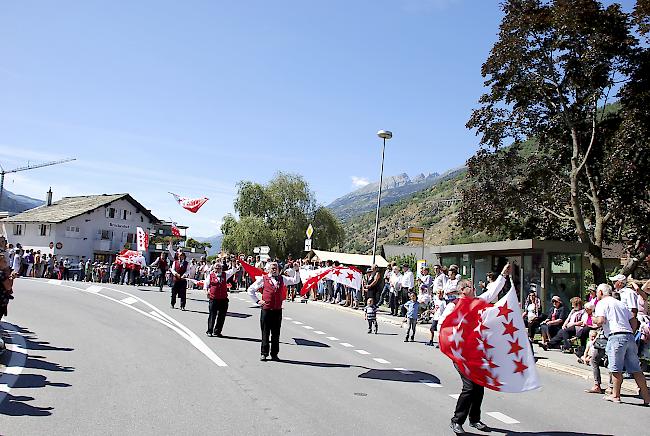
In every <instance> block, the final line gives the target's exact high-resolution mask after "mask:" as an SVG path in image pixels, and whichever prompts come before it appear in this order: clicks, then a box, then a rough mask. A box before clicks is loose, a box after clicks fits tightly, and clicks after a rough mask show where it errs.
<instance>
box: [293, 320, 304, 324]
mask: <svg viewBox="0 0 650 436" xmlns="http://www.w3.org/2000/svg"><path fill="white" fill-rule="evenodd" d="M293 323H294V324H296V325H302V323H301V322H300V321H293Z"/></svg>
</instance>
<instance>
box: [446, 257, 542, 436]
mask: <svg viewBox="0 0 650 436" xmlns="http://www.w3.org/2000/svg"><path fill="white" fill-rule="evenodd" d="M509 274H510V264H506V266H505V267H504V268H503V271H502V272H501V275H500V276H499V277H498V278H497V280H495V281H494V282H492V283H490V284H489V285H488V287H487V290H486V291H485V292H484V293H483V294H481V295H479V296H478V297H477V296H476V295H475V292H474V288H473V286H472V284H471V282H470V281H468V280H462V281H461V282H460V283H459V284H458V291H459V292H460V298H458V299H456V300H454V301H452V302H450V303H449V304H448V305H447V307H446V308H445V311H444V313H443V314H442V316H441V318H440V321H439V323H440V324H441V325H442V327H441V329H440V350H441V351H442V352H443V353H445V354H446V355H447V356H448V357H449V358H450V359H451V360H452V361H453V362H454V366H455V367H456V369H457V370H458V373H459V374H460V378H461V381H462V382H463V388H462V391H461V393H460V396H459V397H458V402H457V403H456V410H455V412H454V416H453V418H451V424H450V427H451V429H452V430H453V431H454V433H457V434H462V433H464V432H465V431H464V430H463V427H462V425H463V423H464V422H465V420H466V419H467V418H468V417H469V425H470V426H471V427H474V428H476V429H477V430H481V431H485V432H487V431H490V428H489V427H488V426H487V425H485V424H484V423H483V422H481V403H482V402H483V394H484V390H485V389H484V388H485V387H487V388H489V389H492V390H495V391H500V392H524V391H527V390H532V389H536V388H538V387H539V379H538V377H537V372H536V370H535V360H534V357H533V355H532V351H531V348H530V346H529V345H528V337H527V331H526V328H525V326H524V322H523V318H522V315H521V309H520V308H519V302H518V299H517V293H516V289H515V287H514V283H513V282H512V279H511V280H510V283H511V287H510V290H509V291H508V293H507V294H506V296H505V297H503V298H502V299H501V300H499V301H498V302H497V303H496V304H495V305H492V304H490V303H491V302H492V301H493V300H494V299H496V297H497V296H498V295H499V292H500V291H501V289H502V288H503V286H504V285H505V283H506V276H508V275H509Z"/></svg>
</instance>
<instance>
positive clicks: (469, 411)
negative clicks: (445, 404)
mask: <svg viewBox="0 0 650 436" xmlns="http://www.w3.org/2000/svg"><path fill="white" fill-rule="evenodd" d="M458 374H460V379H461V381H462V382H463V389H462V391H461V392H460V396H459V397H458V401H457V402H456V411H455V412H454V417H453V418H451V422H457V423H458V424H460V425H463V424H464V423H465V420H466V419H467V416H468V415H469V422H479V421H480V420H481V403H482V402H483V393H484V391H485V388H484V387H483V386H481V385H477V384H476V383H474V382H473V381H471V380H470V379H468V378H467V377H465V376H464V375H463V374H461V373H460V371H459V372H458Z"/></svg>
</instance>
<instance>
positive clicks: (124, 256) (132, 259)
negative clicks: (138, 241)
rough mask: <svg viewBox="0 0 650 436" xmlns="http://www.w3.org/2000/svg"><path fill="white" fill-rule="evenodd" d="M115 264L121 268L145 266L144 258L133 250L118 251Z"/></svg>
mask: <svg viewBox="0 0 650 436" xmlns="http://www.w3.org/2000/svg"><path fill="white" fill-rule="evenodd" d="M115 263H117V264H120V265H122V266H134V265H140V266H146V262H145V259H144V257H143V256H142V255H141V254H140V253H139V252H137V251H135V250H122V251H120V253H119V254H118V255H117V256H116V257H115Z"/></svg>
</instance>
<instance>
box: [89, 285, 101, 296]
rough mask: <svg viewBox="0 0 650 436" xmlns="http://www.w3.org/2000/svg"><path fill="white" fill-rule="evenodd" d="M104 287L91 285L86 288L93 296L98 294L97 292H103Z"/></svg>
mask: <svg viewBox="0 0 650 436" xmlns="http://www.w3.org/2000/svg"><path fill="white" fill-rule="evenodd" d="M101 290H102V287H101V286H97V285H90V286H88V287H87V288H86V292H92V293H93V294H96V293H97V292H99V291H101Z"/></svg>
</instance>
